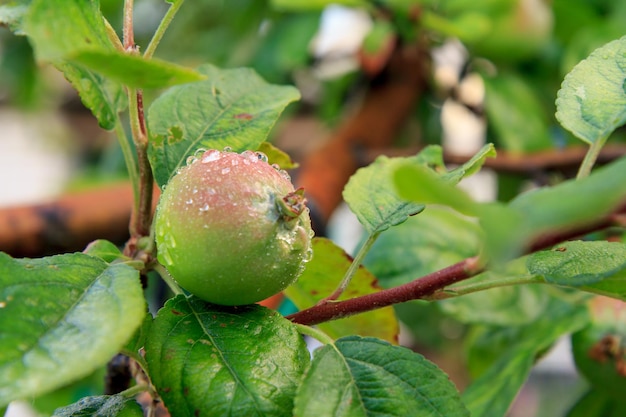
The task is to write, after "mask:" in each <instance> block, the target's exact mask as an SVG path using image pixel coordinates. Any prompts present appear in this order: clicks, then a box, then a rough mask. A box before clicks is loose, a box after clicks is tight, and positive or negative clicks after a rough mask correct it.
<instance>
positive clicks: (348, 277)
mask: <svg viewBox="0 0 626 417" xmlns="http://www.w3.org/2000/svg"><path fill="white" fill-rule="evenodd" d="M378 236H380V233H374V234H371V235H369V236H368V237H367V240H366V241H365V243H364V244H363V246H361V248H360V249H359V251H358V252H357V254H356V256H355V257H354V259H353V260H352V263H351V264H350V267H349V268H348V270H347V271H346V274H345V275H344V277H343V279H342V280H341V282H340V283H339V285H338V286H337V289H336V290H335V291H334V292H333V293H332V294H331V295H329V296H328V297H326V298H324V299H323V300H321V301H320V302H319V303H320V304H322V303H325V302H328V301H334V300H336V299H337V298H339V297H340V296H341V294H343V292H344V291H345V290H346V288H348V285H350V281H352V277H354V274H356V272H357V271H358V270H359V266H361V262H362V261H363V258H364V257H365V255H367V253H368V252H369V250H370V249H371V247H372V245H373V244H374V242H376V239H378Z"/></svg>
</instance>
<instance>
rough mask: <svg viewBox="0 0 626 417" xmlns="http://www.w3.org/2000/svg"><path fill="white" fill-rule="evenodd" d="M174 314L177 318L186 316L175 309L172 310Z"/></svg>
mask: <svg viewBox="0 0 626 417" xmlns="http://www.w3.org/2000/svg"><path fill="white" fill-rule="evenodd" d="M172 314H173V315H175V316H182V315H184V314H183V313H181V312H180V311H178V310H174V309H172Z"/></svg>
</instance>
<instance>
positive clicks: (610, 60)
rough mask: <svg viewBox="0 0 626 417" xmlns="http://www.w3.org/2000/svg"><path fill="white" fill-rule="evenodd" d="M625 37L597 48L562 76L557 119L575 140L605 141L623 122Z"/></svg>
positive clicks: (625, 106)
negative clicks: (563, 77) (576, 138)
mask: <svg viewBox="0 0 626 417" xmlns="http://www.w3.org/2000/svg"><path fill="white" fill-rule="evenodd" d="M625 78H626V36H625V37H623V38H621V39H618V40H615V41H613V42H609V43H608V44H606V45H604V46H602V47H600V48H598V49H596V50H595V51H594V52H592V53H591V55H589V57H588V58H587V59H585V60H584V61H581V62H580V63H579V64H578V65H576V66H575V67H574V69H572V71H570V73H569V74H567V75H566V76H565V79H564V80H563V84H562V85H561V89H560V90H559V92H558V94H557V99H556V108H557V111H556V118H557V120H558V121H559V123H561V125H562V126H563V127H564V128H566V129H567V130H569V131H571V132H572V133H573V134H574V135H576V136H577V137H578V138H580V139H582V140H583V141H585V142H587V143H589V144H592V143H594V142H596V141H598V140H605V139H606V138H607V137H608V136H609V135H610V134H611V133H612V132H613V131H614V130H615V129H616V128H617V127H619V126H621V125H623V124H624V122H626V95H625V94H624V92H625V84H624V79H625Z"/></svg>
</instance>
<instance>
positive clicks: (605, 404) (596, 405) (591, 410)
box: [566, 388, 626, 417]
mask: <svg viewBox="0 0 626 417" xmlns="http://www.w3.org/2000/svg"><path fill="white" fill-rule="evenodd" d="M625 414H626V404H624V402H623V401H619V400H616V399H613V398H611V397H609V396H608V395H606V394H605V393H604V392H602V391H601V390H598V389H593V388H591V389H590V390H589V391H587V392H586V393H585V394H584V395H583V396H582V397H581V398H580V399H579V400H578V401H577V402H576V404H574V406H573V407H572V408H571V409H570V410H569V411H568V413H567V416H566V417H591V416H601V417H621V416H623V415H625Z"/></svg>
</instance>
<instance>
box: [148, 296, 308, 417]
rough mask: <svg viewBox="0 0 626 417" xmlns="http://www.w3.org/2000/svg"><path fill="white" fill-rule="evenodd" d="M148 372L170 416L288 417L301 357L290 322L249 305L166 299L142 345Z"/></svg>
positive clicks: (301, 346) (304, 362)
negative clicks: (227, 305)
mask: <svg viewBox="0 0 626 417" xmlns="http://www.w3.org/2000/svg"><path fill="white" fill-rule="evenodd" d="M146 360H147V362H148V365H149V371H150V378H151V381H152V383H153V384H154V385H155V386H156V387H157V389H158V392H159V394H160V395H161V397H162V398H163V401H164V403H165V405H166V406H167V407H169V409H170V410H176V412H177V416H179V417H186V416H190V417H193V416H195V415H198V414H199V413H200V412H202V415H203V416H223V415H233V416H235V415H236V416H250V417H252V416H268V415H272V416H291V412H292V409H293V397H294V395H295V391H296V387H297V384H298V381H299V380H300V378H301V376H302V374H303V372H304V369H305V367H306V366H307V365H308V363H309V353H308V351H307V349H306V345H305V344H304V341H303V339H302V337H301V336H300V334H299V333H298V332H297V330H296V328H295V326H294V325H293V324H292V323H291V322H289V321H287V320H286V319H284V318H283V317H282V316H280V315H279V314H278V313H277V312H275V311H272V310H269V309H266V308H263V307H260V306H257V305H249V306H242V307H220V306H215V305H211V304H207V303H205V302H203V301H201V300H199V299H197V298H195V297H192V298H187V297H185V296H183V295H179V296H177V297H176V298H173V299H170V300H169V301H168V302H167V303H166V304H165V306H164V307H163V308H162V309H161V310H160V311H159V313H158V314H157V316H156V318H155V321H154V323H153V325H152V329H151V330H150V335H149V337H148V340H147V343H146Z"/></svg>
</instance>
